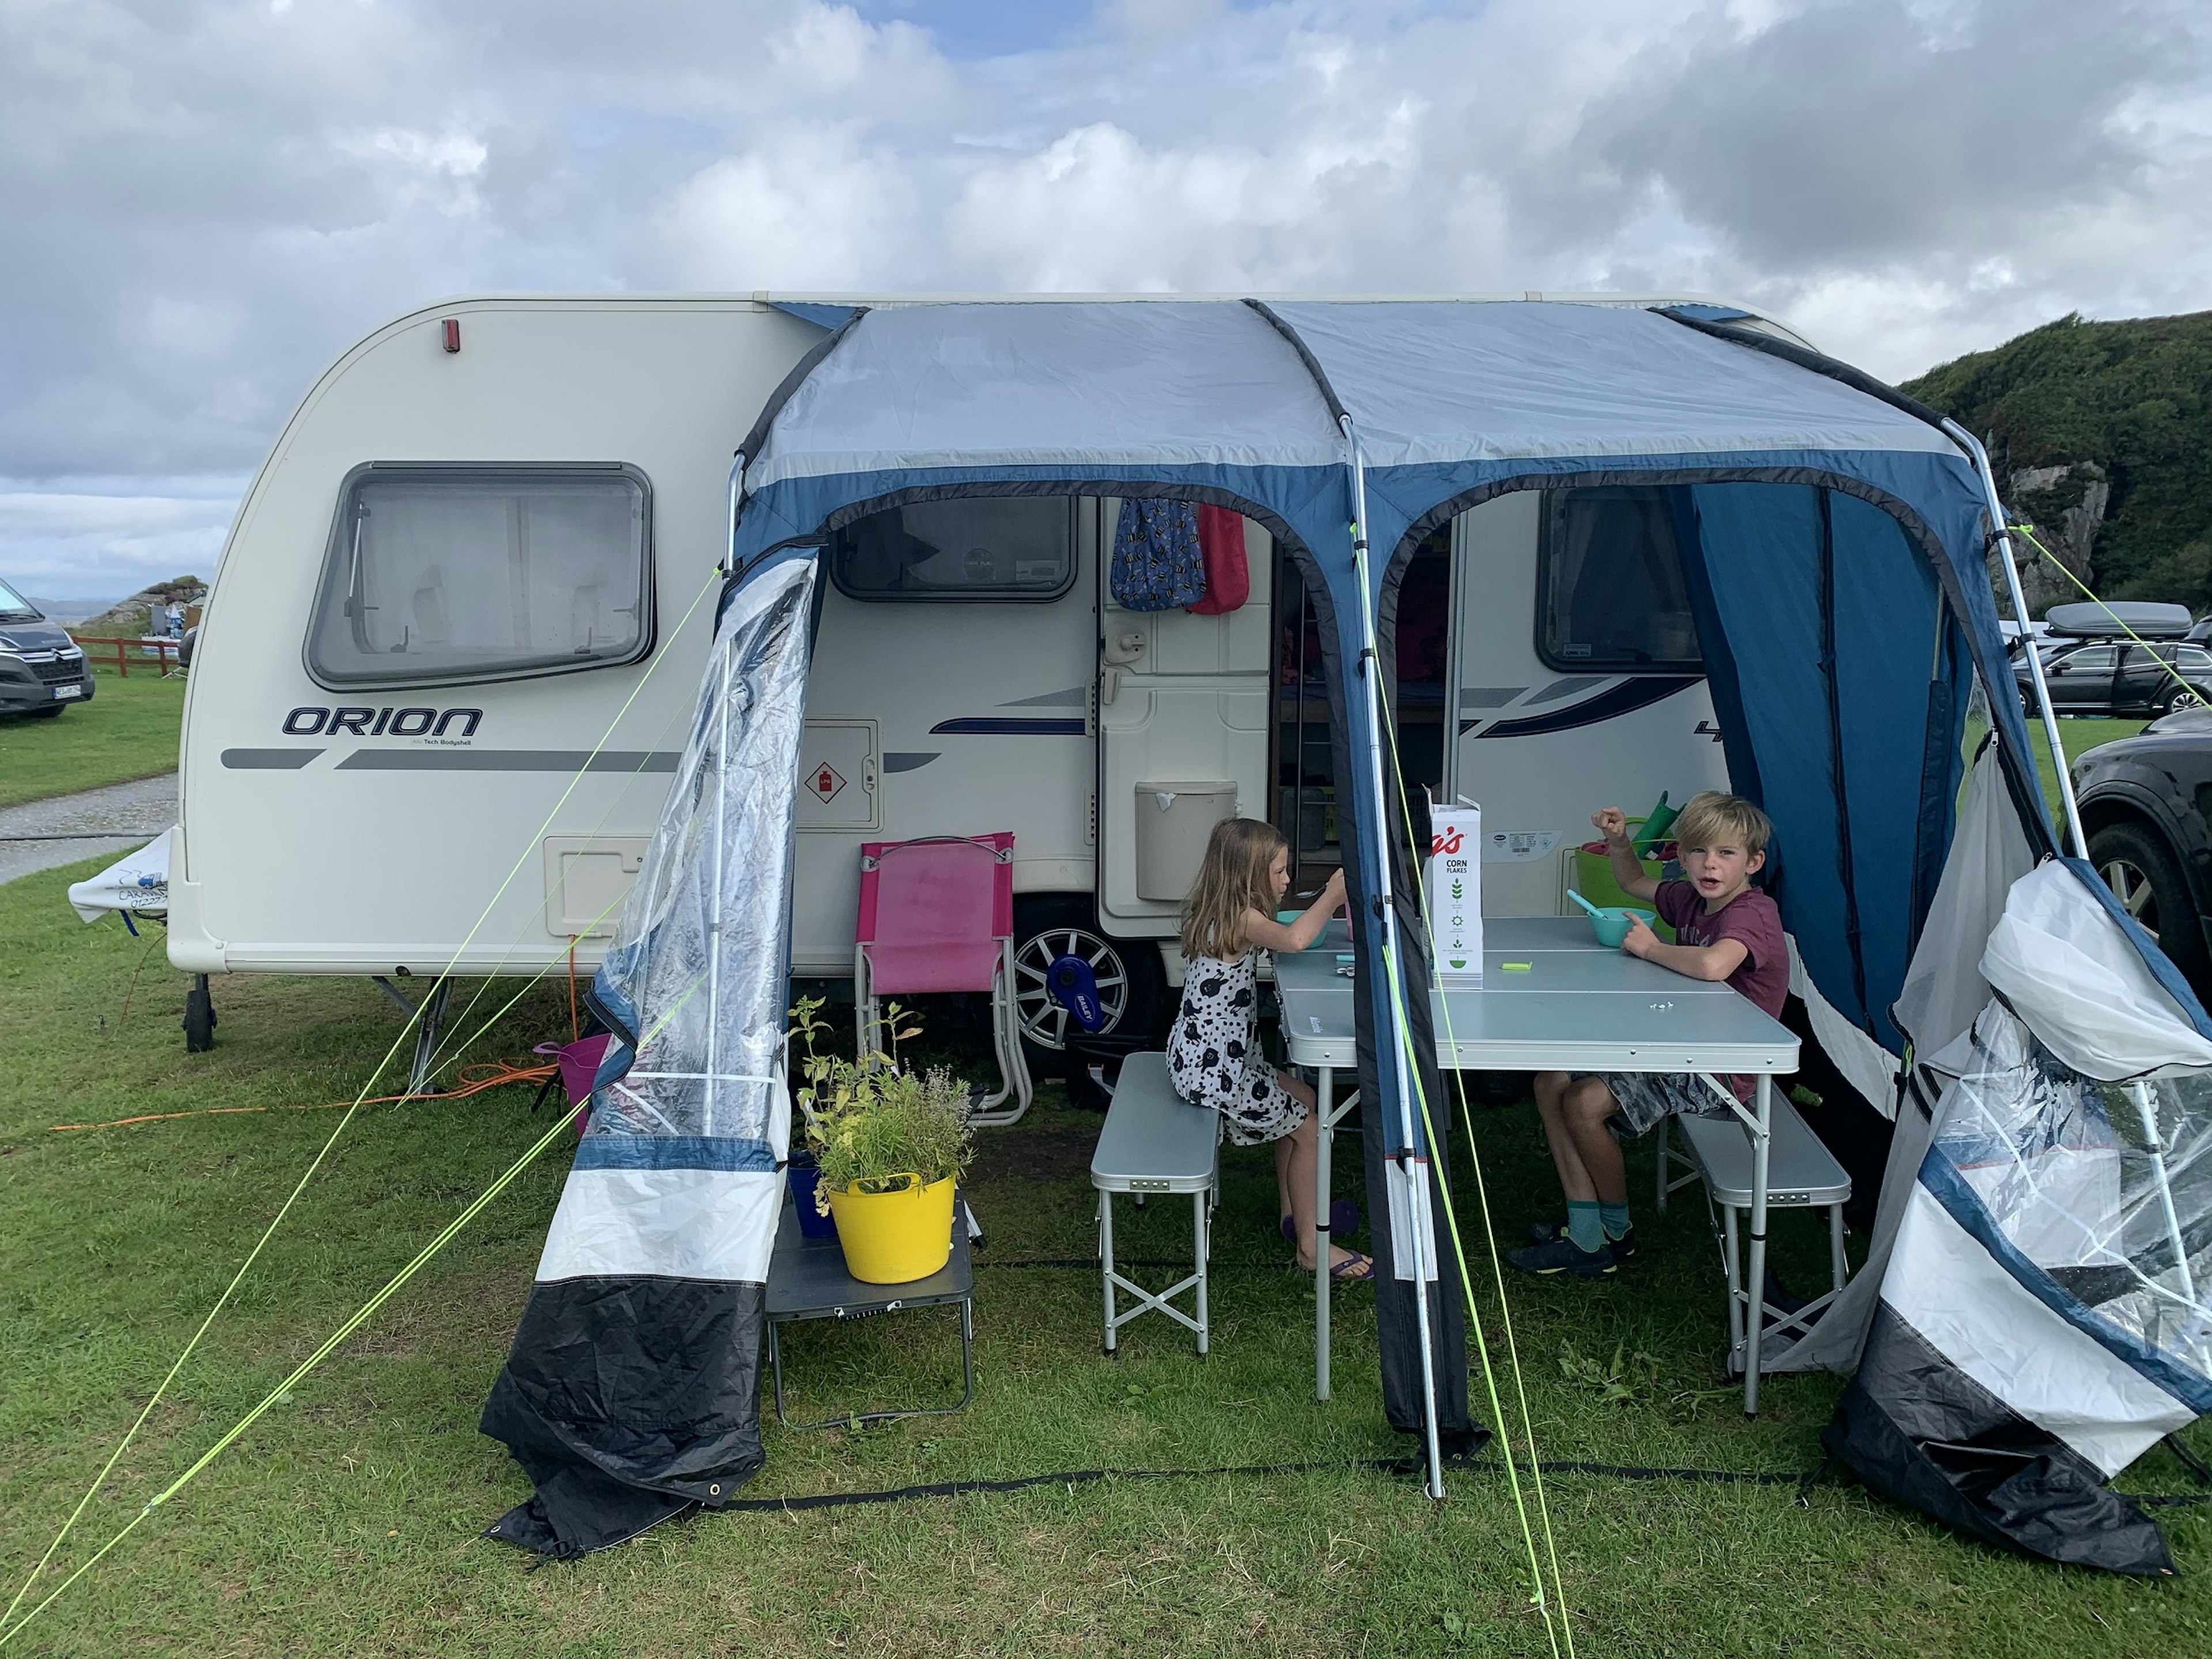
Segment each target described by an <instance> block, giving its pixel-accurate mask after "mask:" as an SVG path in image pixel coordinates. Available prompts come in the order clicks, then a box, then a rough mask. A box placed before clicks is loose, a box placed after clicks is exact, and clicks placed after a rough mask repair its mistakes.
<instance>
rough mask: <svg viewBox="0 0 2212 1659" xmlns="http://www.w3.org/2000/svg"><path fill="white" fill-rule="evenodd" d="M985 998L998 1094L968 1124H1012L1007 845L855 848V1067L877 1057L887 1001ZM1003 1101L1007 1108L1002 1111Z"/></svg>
mask: <svg viewBox="0 0 2212 1659" xmlns="http://www.w3.org/2000/svg"><path fill="white" fill-rule="evenodd" d="M939 991H983V992H987V993H988V994H990V998H991V1041H992V1047H993V1048H994V1051H995V1052H996V1054H997V1055H998V1060H999V1076H1000V1084H1001V1086H1000V1090H999V1091H998V1093H996V1094H994V1095H989V1096H986V1097H984V1098H982V1099H981V1100H979V1101H977V1102H976V1103H975V1109H973V1110H972V1111H971V1112H970V1113H969V1121H970V1122H973V1123H976V1124H981V1125H986V1126H987V1125H993V1124H1001V1123H1012V1122H1013V1121H1015V1120H1016V1119H1018V1118H1019V1117H1020V1116H1021V1115H1022V1114H1023V1113H1024V1112H1026V1111H1027V1110H1029V1108H1030V1071H1029V1066H1028V1064H1027V1062H1026V1061H1024V1059H1023V1058H1022V1028H1021V1015H1020V1012H1019V1010H1018V1007H1017V1006H1016V1005H1015V1001H1014V837H1013V832H1012V831H1011V830H1003V829H1002V830H1000V831H999V832H997V833H996V834H994V835H988V836H925V837H922V838H921V839H918V840H915V841H897V842H868V843H866V845H865V846H863V847H862V848H860V920H859V923H858V925H857V926H856V927H855V928H854V945H853V992H854V998H855V999H856V1000H857V1001H858V1003H859V1005H860V1006H859V1011H858V1012H859V1018H858V1022H857V1023H858V1024H859V1026H860V1058H861V1059H862V1060H866V1058H867V1057H868V1056H869V1055H870V1054H879V1053H881V1052H883V1049H884V1037H883V1007H882V1000H883V998H884V997H885V996H913V995H926V994H931V993H933V992H939ZM1008 1097H1012V1100H1013V1104H1012V1106H1011V1107H1006V1108H1001V1107H1000V1103H1001V1102H1002V1101H1005V1100H1006V1099H1007V1098H1008Z"/></svg>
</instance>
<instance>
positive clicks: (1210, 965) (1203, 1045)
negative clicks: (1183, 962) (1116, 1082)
mask: <svg viewBox="0 0 2212 1659" xmlns="http://www.w3.org/2000/svg"><path fill="white" fill-rule="evenodd" d="M1259 959H1260V953H1259V952H1258V951H1246V952H1245V953H1244V954H1243V957H1240V958H1238V959H1237V961H1235V962H1217V961H1215V960H1214V959H1213V958H1212V957H1193V958H1192V960H1191V963H1190V966H1189V968H1188V970H1187V971H1186V973H1185V975H1184V976H1183V981H1182V1012H1179V1013H1177V1014H1176V1023H1175V1030H1174V1031H1173V1033H1172V1034H1171V1035H1170V1036H1169V1038H1168V1075H1169V1076H1170V1078H1171V1079H1174V1081H1175V1086H1176V1093H1177V1094H1179V1095H1181V1096H1182V1097H1183V1098H1184V1099H1185V1100H1188V1101H1189V1102H1191V1103H1193V1104H1194V1105H1199V1106H1210V1107H1212V1109H1214V1110H1215V1111H1217V1112H1218V1113H1220V1114H1221V1121H1222V1127H1223V1129H1224V1130H1225V1132H1226V1133H1227V1135H1228V1137H1229V1139H1230V1141H1231V1143H1232V1144H1233V1145H1236V1146H1258V1145H1259V1144H1260V1143H1261V1142H1262V1141H1267V1140H1280V1139H1282V1138H1283V1137H1284V1136H1285V1135H1286V1134H1288V1133H1291V1130H1293V1129H1295V1128H1297V1127H1298V1125H1299V1124H1301V1123H1303V1122H1304V1121H1305V1116H1306V1108H1305V1106H1304V1103H1303V1102H1301V1101H1299V1100H1298V1099H1297V1097H1295V1096H1294V1095H1292V1094H1291V1092H1290V1091H1288V1090H1287V1089H1285V1088H1284V1087H1283V1085H1281V1084H1280V1083H1279V1082H1277V1081H1276V1080H1275V1068H1274V1067H1273V1066H1270V1065H1269V1064H1268V1063H1267V1057H1266V1056H1265V1055H1264V1054H1261V1052H1260V1040H1259V1032H1258V1025H1259V1017H1260V998H1259V994H1258V991H1257V989H1256V988H1255V986H1256V981H1255V969H1257V967H1258V964H1259Z"/></svg>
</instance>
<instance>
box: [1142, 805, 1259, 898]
mask: <svg viewBox="0 0 2212 1659" xmlns="http://www.w3.org/2000/svg"><path fill="white" fill-rule="evenodd" d="M1136 805H1137V896H1138V897H1139V898H1140V899H1149V900H1152V902H1156V903H1164V904H1180V903H1181V902H1182V899H1183V896H1184V895H1185V894H1187V893H1188V892H1189V891H1190V890H1191V886H1192V884H1193V883H1194V882H1196V881H1197V879H1198V872H1199V866H1200V865H1202V864H1204V863H1205V862H1206V840H1207V838H1208V837H1209V836H1212V834H1213V826H1214V825H1215V824H1217V823H1220V822H1221V820H1222V819H1224V818H1233V817H1236V816H1237V786H1236V785H1235V784H1234V783H1229V782H1225V781H1222V780H1221V779H1219V778H1210V779H1206V780H1205V781H1201V782H1195V783H1191V782H1183V783H1140V784H1139V785H1138V786H1137V802H1136Z"/></svg>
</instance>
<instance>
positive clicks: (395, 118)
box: [0, 0, 2212, 599]
mask: <svg viewBox="0 0 2212 1659" xmlns="http://www.w3.org/2000/svg"><path fill="white" fill-rule="evenodd" d="M2208 202H2212V7H2208V6H2205V5H2203V3H2201V0H2135V3H2130V0H2119V3H2099V4H2095V5H2088V4H2083V3H2081V0H2003V3H1975V0H1492V3H1489V4H1480V3H1460V0H1352V3H1340V0H1283V3H1249V0H1248V3H1232V0H1097V3H1092V4H1085V3H1073V0H1072V3H1054V0H853V3H825V0H656V3H651V4H644V5H638V4H629V5H617V4H586V3H584V0H470V3H466V4H461V3H451V4H435V3H429V0H398V3H394V0H252V3H219V0H218V3H202V0H159V3H156V0H131V3H118V0H0V292H4V294H5V297H6V301H7V308H6V315H7V316H8V317H9V319H11V320H12V324H13V325H12V326H10V327H7V328H5V329H0V574H5V575H7V576H9V577H11V578H13V579H15V580H17V581H18V582H20V583H21V585H22V586H24V587H25V588H26V589H27V590H28V591H29V592H33V593H34V594H40V595H43V596H46V597H50V598H57V599H70V598H93V597H105V596H118V597H119V596H120V595H122V594H124V593H126V592H131V591H132V590H134V589H135V588H137V587H138V586H141V585H143V583H145V582H147V581H149V580H154V579H155V578H159V577H164V576H170V575H175V574H181V573H183V572H185V571H192V572H196V573H197V574H202V575H206V574H210V572H211V571H212V569H213V568H214V566H215V563H216V559H217V557H218V556H219V554H220V551H221V548H222V538H223V536H224V533H225V532H226V530H227V528H228V524H229V520H230V518H231V515H232V513H233V512H234V509H235V507H236V505H237V502H238V500H239V497H240V495H241V494H242V493H243V491H244V489H245V488H246V483H248V481H249V480H250V479H251V477H252V473H253V471H254V469H255V468H257V467H258V465H260V463H261V460H262V459H263V457H264V454H265V453H266V451H267V449H268V447H269V445H270V442H271V441H272V440H273V438H274V437H275V435H276V431H277V429H278V428H279V427H280V426H281V425H282V423H283V420H284V419H285V417H286V416H287V415H288V414H289V412H290V410H291V409H292V408H293V407H294V405H295V404H296V403H297V402H298V400H299V399H300V398H301V395H302V394H303V393H304V392H306V390H307V387H308V386H309V385H310V384H311V383H312V381H313V379H314V378H315V376H316V375H317V374H319V372H320V371H321V370H322V369H323V368H325V366H326V365H327V364H328V363H329V362H331V361H332V360H333V359H334V358H336V357H337V356H338V355H339V354H340V353H342V352H343V350H344V349H346V348H347V347H348V346H349V344H350V343H353V342H354V341H355V340H356V339H358V338H359V337H362V335H364V334H366V333H367V332H368V331H371V330H372V329H374V327H376V326H377V325H379V324H380V322H382V321H384V320H386V319H388V318H390V317H392V316H393V315H396V314H398V313H400V312H403V311H406V310H410V309H412V308H414V307H416V306H418V305H421V304H423V303H425V302H428V301H432V300H435V299H437V298H440V297H442V296H446V295H454V294H459V293H464V292H481V291H484V290H502V291H520V292H544V291H576V290H592V291H614V290H621V289H630V290H636V291H669V290H690V289H709V290H712V289H738V290H746V289H757V288H773V289H824V290H860V289H866V290H876V291H885V292H895V291H902V290H915V291H944V290H949V289H959V290H971V291H981V290H988V291H1001V290H1003V291H1024V290H1084V291H1099V290H1109V291H1127V290H1145V291H1171V290H1197V291H1232V292H1262V293H1279V292H1297V291H1315V290H1328V291H1337V292H1355V291H1356V292H1407V291H1418V292H1469V293H1484V292H1498V291H1501V290H1503V291H1511V292H1518V291H1521V290H1524V289H1547V290H1557V291H1566V290H1579V289H1620V290H1629V291H1649V290H1659V289H1663V290H1666V291H1669V292H1679V291H1698V292H1705V293H1712V294H1717V295H1723V296H1726V297H1729V298H1732V299H1735V300H1736V301H1741V302H1743V303H1746V304H1749V305H1752V306H1755V307H1759V308H1760V309H1762V310H1765V311H1768V312H1770V313H1773V314H1775V315H1778V316H1779V317H1781V318H1783V319H1784V320H1785V321H1787V322H1788V323H1790V325H1791V326H1793V327H1795V328H1796V329H1797V330H1798V331H1800V332H1802V334H1804V335H1805V336H1807V337H1808V338H1810V339H1812V340H1813V341H1814V343H1816V344H1818V345H1820V347H1822V348H1823V349H1826V350H1828V351H1830V352H1832V353H1833V354H1834V355H1836V356H1841V357H1844V358H1846V359H1848V360H1850V361H1851V362H1857V363H1858V364H1859V365H1861V366H1862V367H1863V368H1867V369H1869V370H1870V371H1872V372H1873V373H1875V374H1880V375H1881V376H1884V377H1886V378H1889V379H1894V380H1902V379H1906V378H1909V377H1911V375H1914V374H1918V373H1919V372H1920V371H1922V370H1923V369H1925V368H1929V367H1931V366H1932V365H1934V364H1935V363H1937V362H1943V361H1947V360H1948V359H1950V358H1953V357H1955V356H1960V354H1962V353H1965V352H1967V351H1972V350H1978V349H1984V348H1987V347H1990V346H1992V345H1996V344H1997V343H2001V342H2002V341H2003V340H2005V339H2008V338H2009V337H2012V336H2013V335H2015V334H2017V333H2019V332H2021V331H2022V330H2025V329H2027V328H2030V327H2033V326H2034V325H2037V324H2039V323H2042V322H2046V321H2049V320H2050V319H2052V318H2054V317H2057V316H2062V315H2063V314H2065V313H2068V312H2069V311H2078V312H2081V313H2083V314H2085V315H2087V316H2092V317H2100V318H2102V317H2129V316H2145V315H2159V314H2166V313H2174V312H2180V311H2190V310H2202V309H2205V308H2207V307H2212V213H2208V212H2207V211H2206V209H2205V204H2206V203H2208Z"/></svg>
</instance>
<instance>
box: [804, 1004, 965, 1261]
mask: <svg viewBox="0 0 2212 1659" xmlns="http://www.w3.org/2000/svg"><path fill="white" fill-rule="evenodd" d="M821 1010H822V1000H821V999H820V998H818V997H803V998H801V999H800V1000H799V1006H797V1007H795V1008H793V1010H792V1011H791V1021H792V1025H791V1029H792V1035H793V1036H796V1037H797V1038H798V1039H799V1042H800V1043H801V1044H802V1045H804V1047H805V1050H806V1054H805V1059H804V1060H802V1061H801V1063H800V1070H801V1073H802V1074H803V1075H804V1076H805V1079H806V1081H805V1085H804V1086H803V1087H801V1088H800V1089H799V1109H800V1110H801V1111H802V1112H803V1113H804V1114H805V1118H806V1139H807V1144H808V1146H811V1148H812V1149H813V1152H814V1161H815V1163H816V1164H817V1167H818V1168H819V1170H820V1171H821V1174H820V1176H819V1180H818V1182H817V1186H816V1188H815V1193H816V1197H815V1202H816V1203H817V1205H820V1206H824V1207H826V1209H827V1210H828V1212H829V1213H830V1214H831V1215H834V1216H835V1217H836V1218H837V1242H838V1243H839V1244H840V1245H841V1246H842V1248H843V1249H844V1252H845V1267H846V1271H848V1273H851V1274H852V1275H853V1277H854V1278H855V1279H860V1280H861V1281H862V1282H863V1283H865V1284H869V1285H903V1284H906V1283H908V1282H909V1281H910V1280H913V1279H927V1278H928V1277H929V1275H930V1274H932V1273H935V1272H937V1271H938V1269H939V1268H940V1267H944V1265H945V1261H946V1259H947V1258H948V1257H949V1256H950V1255H951V1253H952V1187H953V1182H955V1181H957V1179H958V1178H959V1176H960V1172H961V1170H963V1169H964V1168H966V1167H967V1164H968V1159H969V1153H970V1152H971V1151H972V1150H973V1146H974V1132H973V1131H972V1130H971V1129H970V1128H969V1126H968V1102H969V1092H968V1085H966V1084H964V1083H963V1082H961V1081H960V1080H959V1079H957V1078H955V1077H954V1076H953V1075H952V1073H951V1072H949V1071H947V1070H945V1068H944V1067H943V1066H934V1067H932V1068H931V1069H930V1070H928V1071H927V1072H920V1071H917V1070H916V1069H915V1068H914V1067H912V1066H902V1065H901V1064H900V1063H899V1054H898V1048H899V1044H900V1043H902V1042H907V1041H909V1040H911V1039H912V1038H914V1037H916V1036H920V1035H921V1026H920V1025H919V1024H917V1023H916V1022H915V1016H914V1015H913V1014H912V1013H911V1012H908V1010H906V1009H904V1008H902V1007H900V1006H899V1005H898V1004H896V1003H895V1002H894V1003H891V1004H890V1005H888V1006H887V1007H886V1009H885V1012H886V1013H887V1014H888V1015H889V1018H888V1019H887V1020H886V1022H885V1029H886V1030H887V1032H888V1034H889V1041H890V1053H888V1054H871V1055H870V1056H869V1057H868V1058H867V1059H866V1060H857V1061H856V1060H847V1059H845V1058H844V1057H843V1056H842V1055H837V1054H820V1053H817V1051H816V1048H815V1039H816V1038H817V1036H819V1035H820V1034H821V1033H823V1032H824V1031H826V1030H828V1029H829V1022H827V1021H826V1020H824V1019H823V1018H821V1017H820V1016H821Z"/></svg>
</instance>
